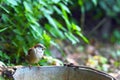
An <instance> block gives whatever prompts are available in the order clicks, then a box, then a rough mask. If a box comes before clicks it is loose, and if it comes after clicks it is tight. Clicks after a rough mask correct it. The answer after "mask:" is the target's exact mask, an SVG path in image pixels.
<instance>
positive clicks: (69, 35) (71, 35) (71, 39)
mask: <svg viewBox="0 0 120 80" xmlns="http://www.w3.org/2000/svg"><path fill="white" fill-rule="evenodd" d="M65 35H66V37H67V38H68V39H69V40H70V41H71V42H72V44H76V43H77V42H79V40H78V39H77V37H75V36H74V35H73V34H72V33H70V32H65Z"/></svg>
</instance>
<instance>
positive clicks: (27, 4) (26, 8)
mask: <svg viewBox="0 0 120 80" xmlns="http://www.w3.org/2000/svg"><path fill="white" fill-rule="evenodd" d="M23 5H24V7H25V10H26V11H28V12H31V13H32V5H31V4H30V3H28V2H26V1H24V2H23Z"/></svg>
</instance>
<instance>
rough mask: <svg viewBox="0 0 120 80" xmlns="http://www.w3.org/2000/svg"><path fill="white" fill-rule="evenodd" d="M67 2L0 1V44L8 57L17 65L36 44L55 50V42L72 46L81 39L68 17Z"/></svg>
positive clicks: (51, 0) (38, 0) (78, 30)
mask: <svg viewBox="0 0 120 80" xmlns="http://www.w3.org/2000/svg"><path fill="white" fill-rule="evenodd" d="M69 2H70V1H69V0H64V1H63V0H35V1H34V0H1V1H0V12H1V13H0V20H1V21H0V22H1V24H0V34H1V35H2V36H1V37H0V41H1V43H2V47H0V49H1V50H2V51H5V52H6V53H7V54H8V55H11V56H13V58H15V63H18V62H19V57H20V56H22V55H24V54H23V53H25V54H26V53H27V50H28V48H29V47H31V46H33V45H35V44H36V43H39V42H41V43H43V44H45V46H47V47H48V46H50V44H52V45H54V46H57V47H59V46H58V45H57V44H56V43H55V39H57V38H59V39H60V40H65V39H66V40H67V39H68V40H70V41H71V42H72V44H76V43H77V42H79V37H82V38H83V39H84V40H85V41H86V42H88V41H87V39H86V38H85V37H84V36H83V35H82V33H81V29H80V27H79V26H77V25H76V24H75V23H73V22H72V21H71V20H70V18H69V17H71V12H70V10H69V8H68V7H67V6H68V4H69Z"/></svg>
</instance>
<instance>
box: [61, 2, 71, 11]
mask: <svg viewBox="0 0 120 80" xmlns="http://www.w3.org/2000/svg"><path fill="white" fill-rule="evenodd" d="M59 5H60V7H61V8H62V9H63V10H65V11H66V12H67V13H70V10H69V8H68V7H67V6H66V5H64V4H62V3H60V4H59Z"/></svg>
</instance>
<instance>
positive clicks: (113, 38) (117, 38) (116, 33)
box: [111, 29, 120, 44]
mask: <svg viewBox="0 0 120 80" xmlns="http://www.w3.org/2000/svg"><path fill="white" fill-rule="evenodd" d="M119 35H120V31H119V30H117V29H116V30H114V31H113V33H112V36H111V42H113V43H117V44H120V36H119Z"/></svg>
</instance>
